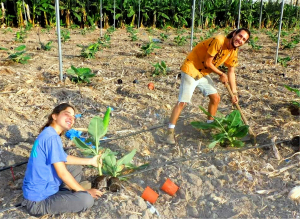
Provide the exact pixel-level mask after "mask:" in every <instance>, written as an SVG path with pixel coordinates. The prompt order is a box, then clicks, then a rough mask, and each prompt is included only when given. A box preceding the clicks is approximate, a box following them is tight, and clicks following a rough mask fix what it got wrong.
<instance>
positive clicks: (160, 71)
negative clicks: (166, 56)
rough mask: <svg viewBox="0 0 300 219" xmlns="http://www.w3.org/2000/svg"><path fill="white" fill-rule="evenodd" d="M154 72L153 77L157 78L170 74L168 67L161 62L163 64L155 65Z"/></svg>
mask: <svg viewBox="0 0 300 219" xmlns="http://www.w3.org/2000/svg"><path fill="white" fill-rule="evenodd" d="M153 67H154V71H153V74H152V76H153V77H156V76H159V75H166V74H167V72H168V70H169V69H168V67H167V65H166V63H165V62H164V61H161V63H159V62H157V63H156V64H155V65H153Z"/></svg>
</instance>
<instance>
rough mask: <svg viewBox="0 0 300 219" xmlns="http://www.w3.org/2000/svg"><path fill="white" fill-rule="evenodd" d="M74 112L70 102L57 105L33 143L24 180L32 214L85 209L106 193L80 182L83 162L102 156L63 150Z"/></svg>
mask: <svg viewBox="0 0 300 219" xmlns="http://www.w3.org/2000/svg"><path fill="white" fill-rule="evenodd" d="M74 113H75V112H74V108H73V107H72V106H71V105H69V104H67V103H62V104H60V105H58V106H57V107H55V108H54V110H53V112H52V113H51V114H50V115H49V117H48V122H47V123H46V124H45V125H44V126H43V127H42V128H41V133H40V134H39V136H38V137H37V139H36V140H35V142H34V144H33V147H32V150H31V154H30V157H29V161H28V165H27V170H26V173H25V178H24V181H23V193H24V198H25V200H24V201H23V202H22V205H23V206H25V207H26V208H27V210H28V212H29V214H31V215H34V216H42V215H45V214H60V213H66V212H81V211H85V210H87V209H88V208H90V207H92V206H93V204H94V198H98V197H100V196H101V195H102V193H101V192H100V191H99V190H97V189H88V190H85V189H84V188H83V187H82V186H81V185H80V184H79V182H80V180H81V175H82V166H81V165H93V166H95V167H97V166H98V159H99V156H95V157H93V158H79V157H75V156H70V155H67V154H66V153H65V152H64V150H63V145H62V141H61V138H60V135H61V134H62V133H63V132H65V131H67V130H69V129H71V127H72V126H73V124H74V122H75V119H74V118H75V117H74ZM69 164H71V165H69Z"/></svg>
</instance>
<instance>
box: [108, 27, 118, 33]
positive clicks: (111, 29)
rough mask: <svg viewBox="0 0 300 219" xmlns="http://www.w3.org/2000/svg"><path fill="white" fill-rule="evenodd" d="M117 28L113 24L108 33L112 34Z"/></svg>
mask: <svg viewBox="0 0 300 219" xmlns="http://www.w3.org/2000/svg"><path fill="white" fill-rule="evenodd" d="M115 31H116V30H115V28H114V27H113V26H111V27H109V28H108V29H107V33H108V34H112V33H113V32H115Z"/></svg>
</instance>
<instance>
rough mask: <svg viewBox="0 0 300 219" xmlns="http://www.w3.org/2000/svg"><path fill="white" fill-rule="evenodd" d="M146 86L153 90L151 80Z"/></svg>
mask: <svg viewBox="0 0 300 219" xmlns="http://www.w3.org/2000/svg"><path fill="white" fill-rule="evenodd" d="M148 88H149V89H150V90H154V84H153V83H152V82H150V83H149V84H148Z"/></svg>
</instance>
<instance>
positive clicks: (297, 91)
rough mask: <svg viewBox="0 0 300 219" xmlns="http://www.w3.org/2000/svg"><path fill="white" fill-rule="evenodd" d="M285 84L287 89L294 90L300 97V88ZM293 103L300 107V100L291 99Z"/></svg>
mask: <svg viewBox="0 0 300 219" xmlns="http://www.w3.org/2000/svg"><path fill="white" fill-rule="evenodd" d="M283 86H284V87H285V88H286V89H288V90H289V91H292V92H294V93H296V94H297V96H298V97H300V90H299V89H296V88H292V87H290V86H288V85H283ZM291 103H292V104H293V105H295V106H296V107H298V108H300V102H297V101H295V100H293V101H291Z"/></svg>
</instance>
